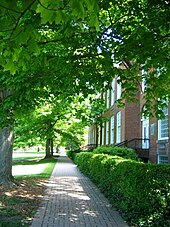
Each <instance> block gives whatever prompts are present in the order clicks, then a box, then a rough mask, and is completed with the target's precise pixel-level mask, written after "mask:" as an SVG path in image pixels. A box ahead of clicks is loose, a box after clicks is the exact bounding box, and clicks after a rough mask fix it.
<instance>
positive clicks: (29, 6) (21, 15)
mask: <svg viewBox="0 0 170 227" xmlns="http://www.w3.org/2000/svg"><path fill="white" fill-rule="evenodd" d="M35 2H36V0H33V1H32V2H31V3H30V4H29V5H28V6H27V7H26V9H25V10H24V11H23V12H21V14H20V16H19V17H18V19H17V22H16V24H15V26H14V27H13V32H12V33H11V36H12V35H13V33H14V31H15V30H16V28H17V26H18V24H19V21H20V19H21V18H22V17H23V15H24V14H25V13H26V12H27V10H28V9H29V8H31V6H32V5H33V4H34V3H35ZM11 36H10V37H11Z"/></svg>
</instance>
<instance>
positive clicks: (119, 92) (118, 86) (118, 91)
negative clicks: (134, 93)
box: [117, 83, 121, 99]
mask: <svg viewBox="0 0 170 227" xmlns="http://www.w3.org/2000/svg"><path fill="white" fill-rule="evenodd" d="M120 97H121V84H120V83H117V99H120Z"/></svg>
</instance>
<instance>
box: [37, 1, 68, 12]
mask: <svg viewBox="0 0 170 227" xmlns="http://www.w3.org/2000/svg"><path fill="white" fill-rule="evenodd" d="M69 2H70V0H69V1H68V2H67V3H66V4H65V5H64V7H59V8H56V9H52V8H48V6H44V5H43V4H42V3H41V1H40V0H38V3H39V4H40V5H41V6H42V7H43V8H44V9H46V10H51V11H58V10H64V9H65V8H66V6H67V5H68V4H69Z"/></svg>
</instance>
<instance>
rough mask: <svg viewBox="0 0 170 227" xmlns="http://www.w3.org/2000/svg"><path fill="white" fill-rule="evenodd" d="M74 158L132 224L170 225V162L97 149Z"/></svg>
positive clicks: (78, 154)
mask: <svg viewBox="0 0 170 227" xmlns="http://www.w3.org/2000/svg"><path fill="white" fill-rule="evenodd" d="M73 157H74V161H75V163H76V164H77V165H78V167H79V168H80V170H81V171H82V172H83V173H85V174H86V175H87V176H88V177H90V178H91V179H92V180H93V182H95V183H96V185H97V186H98V187H99V188H100V190H101V191H102V192H103V193H104V194H105V195H106V196H107V197H108V198H109V200H110V202H111V203H112V205H113V206H114V207H117V209H118V210H119V211H120V213H121V214H122V216H123V218H124V219H125V220H126V221H127V222H128V223H129V225H130V226H154V227H155V226H170V194H169V192H170V166H169V165H158V164H145V163H142V162H138V161H134V160H130V159H126V158H122V157H119V156H111V155H108V154H94V153H93V152H81V153H77V154H75V155H74V156H73Z"/></svg>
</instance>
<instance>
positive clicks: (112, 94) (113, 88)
mask: <svg viewBox="0 0 170 227" xmlns="http://www.w3.org/2000/svg"><path fill="white" fill-rule="evenodd" d="M114 102H115V79H113V81H112V89H111V106H113V105H114Z"/></svg>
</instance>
